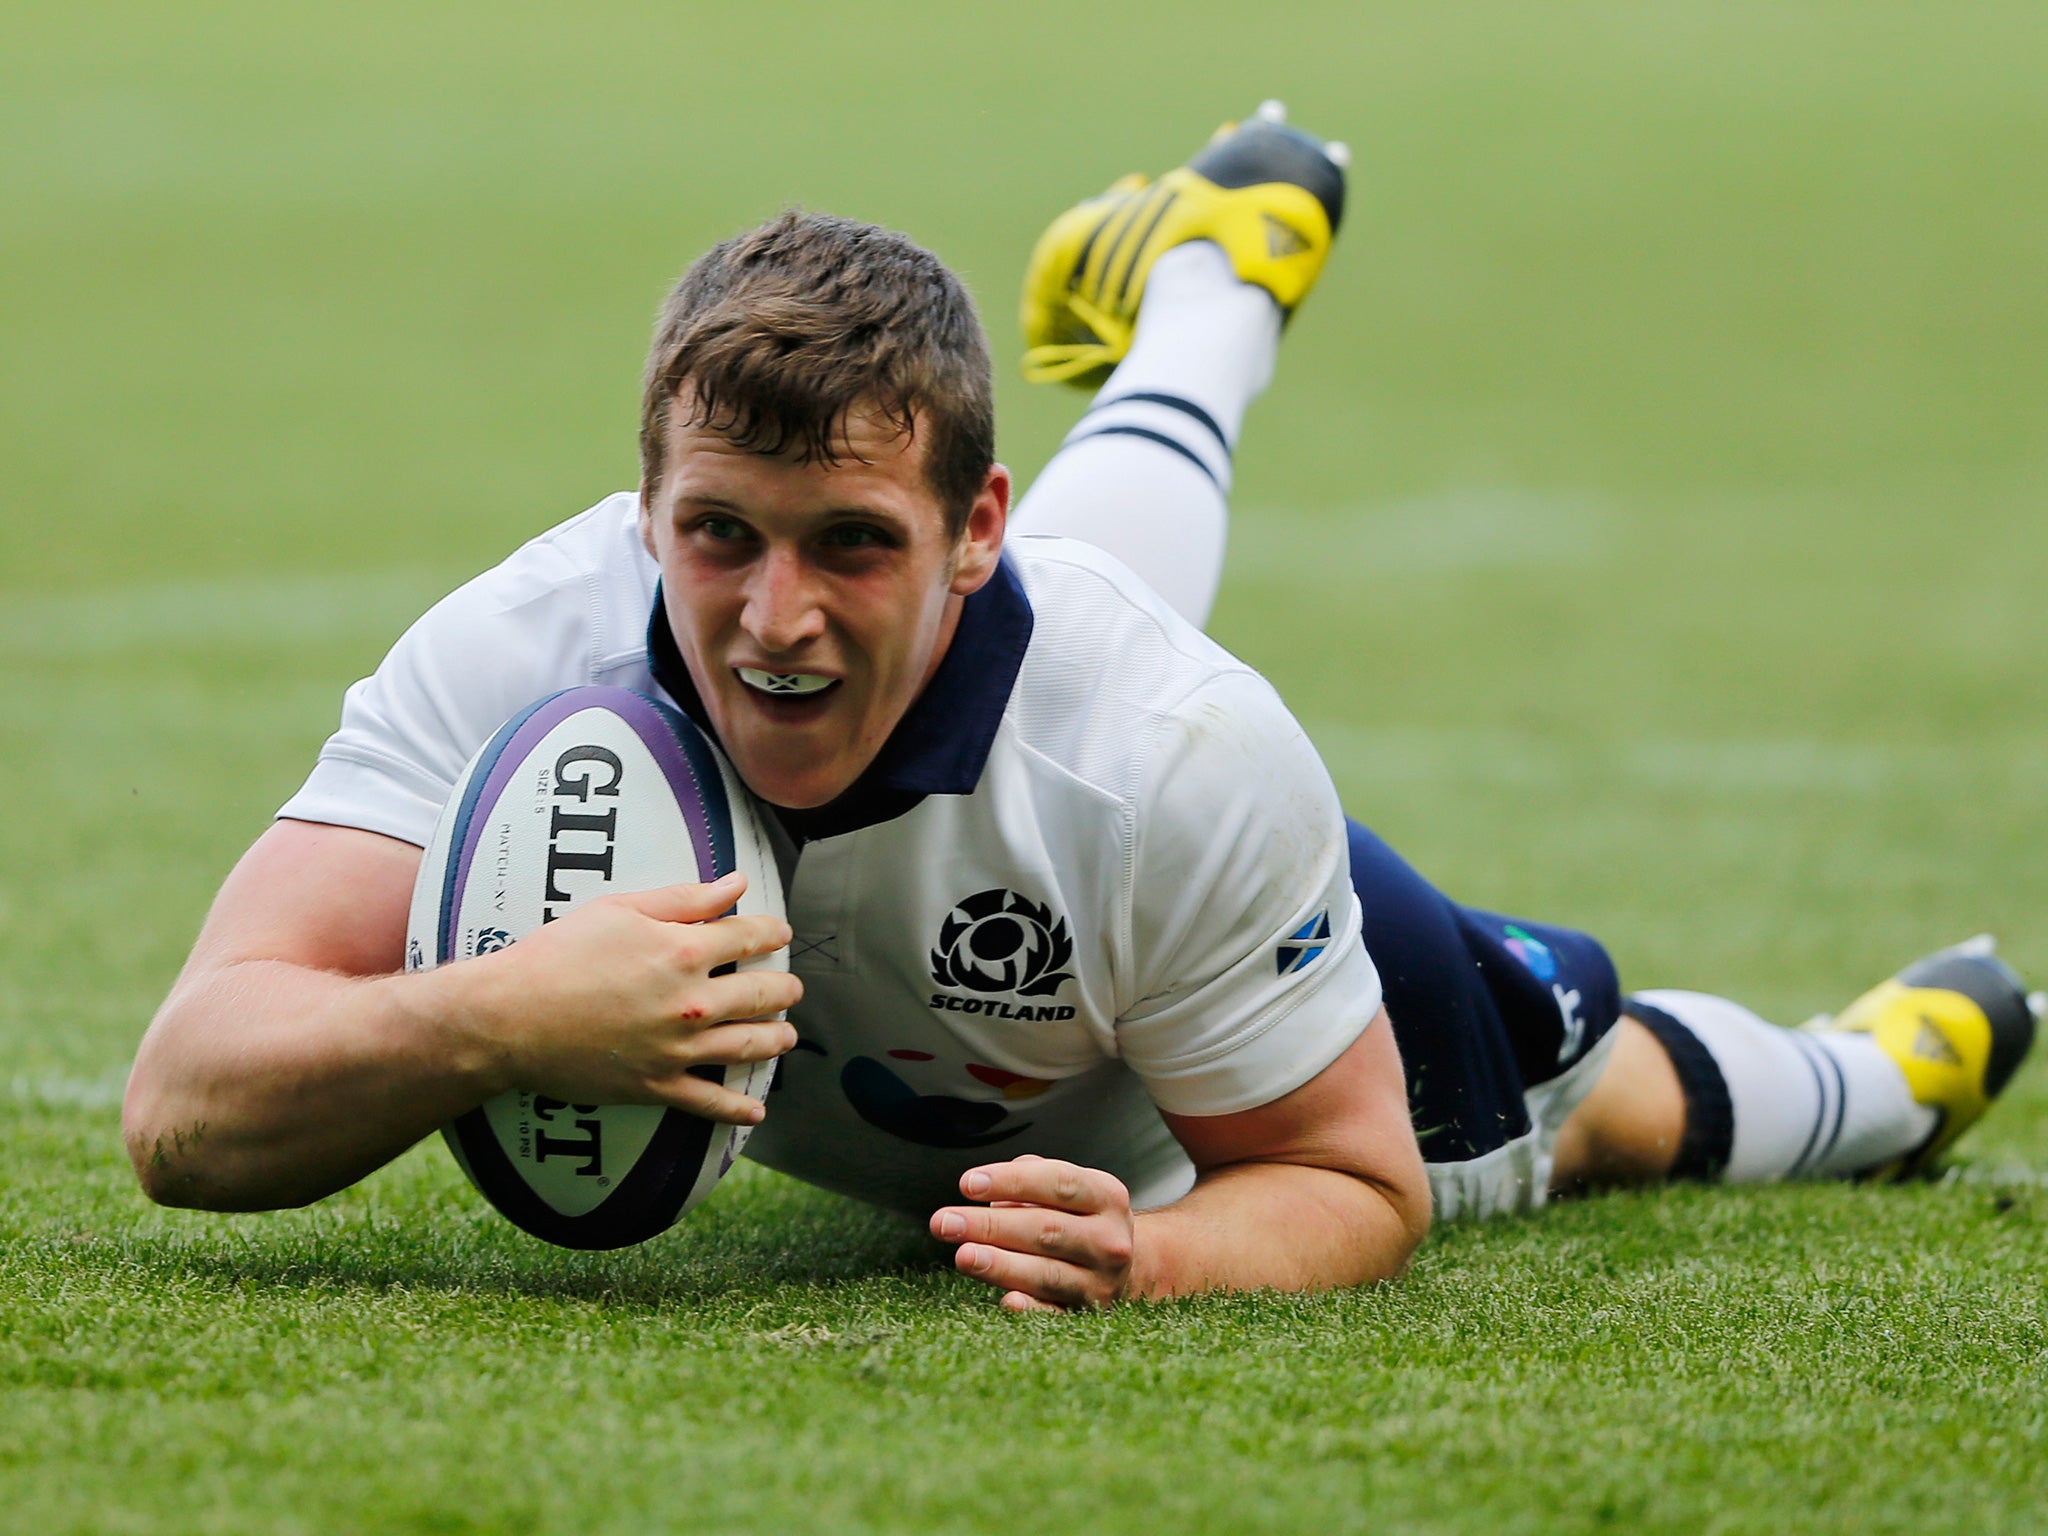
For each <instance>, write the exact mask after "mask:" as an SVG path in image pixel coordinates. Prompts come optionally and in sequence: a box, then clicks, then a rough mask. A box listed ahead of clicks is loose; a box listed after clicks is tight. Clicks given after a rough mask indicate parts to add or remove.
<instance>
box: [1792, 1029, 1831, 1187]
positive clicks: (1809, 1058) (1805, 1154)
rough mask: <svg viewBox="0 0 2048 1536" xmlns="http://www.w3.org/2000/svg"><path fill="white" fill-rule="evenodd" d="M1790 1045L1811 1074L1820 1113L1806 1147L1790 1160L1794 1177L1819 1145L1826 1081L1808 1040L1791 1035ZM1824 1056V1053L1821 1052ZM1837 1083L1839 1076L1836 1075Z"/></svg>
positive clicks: (1825, 1106)
mask: <svg viewBox="0 0 2048 1536" xmlns="http://www.w3.org/2000/svg"><path fill="white" fill-rule="evenodd" d="M1792 1043H1793V1044H1794V1045H1796V1046H1798V1047H1799V1055H1800V1057H1801V1059H1802V1060H1804V1061H1805V1063H1806V1070H1807V1071H1809V1072H1811V1073H1812V1074H1813V1091H1814V1093H1815V1094H1816V1095H1817V1096H1818V1097H1819V1099H1820V1113H1819V1115H1817V1116H1815V1117H1814V1122H1813V1129H1812V1130H1810V1131H1808V1132H1807V1133H1806V1145H1805V1146H1803V1147H1801V1148H1800V1149H1799V1155H1798V1156H1797V1157H1795V1158H1793V1159H1792V1168H1791V1172H1792V1174H1793V1176H1794V1177H1797V1176H1798V1175H1799V1174H1802V1173H1804V1172H1806V1167H1807V1160H1808V1159H1809V1158H1811V1157H1812V1156H1813V1155H1814V1148H1815V1147H1817V1146H1819V1145H1820V1128H1821V1127H1822V1126H1824V1125H1826V1124H1827V1123H1828V1080H1827V1079H1826V1078H1825V1077H1822V1076H1821V1072H1820V1067H1819V1065H1818V1064H1817V1063H1816V1062H1815V1061H1814V1059H1813V1057H1814V1051H1815V1049H1816V1047H1815V1046H1814V1044H1813V1043H1812V1042H1811V1041H1809V1040H1802V1039H1800V1038H1799V1037H1798V1035H1796V1034H1795V1035H1793V1037H1792ZM1821 1054H1822V1055H1825V1054H1826V1052H1822V1053H1821ZM1837 1080H1838V1081H1839V1074H1837Z"/></svg>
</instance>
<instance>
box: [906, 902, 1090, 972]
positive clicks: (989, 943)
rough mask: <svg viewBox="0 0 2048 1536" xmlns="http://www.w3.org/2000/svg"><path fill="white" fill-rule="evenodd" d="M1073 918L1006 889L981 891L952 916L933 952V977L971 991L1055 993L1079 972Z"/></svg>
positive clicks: (949, 916) (941, 925)
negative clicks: (1070, 966) (1073, 963)
mask: <svg viewBox="0 0 2048 1536" xmlns="http://www.w3.org/2000/svg"><path fill="white" fill-rule="evenodd" d="M1073 958H1074V941H1073V939H1072V938H1071V937H1070V936H1069V935H1068V933H1067V921H1066V919H1065V918H1063V917H1055V916H1054V915H1053V910H1052V908H1051V907H1044V906H1040V905H1039V904H1038V903H1037V902H1035V901H1030V900H1027V899H1026V898H1025V897H1022V896H1019V895H1018V894H1017V893H1016V892H1015V891H1006V890H1003V889H1002V888H1001V887H998V888H996V889H995V890H992V891H976V892H975V893H974V894H973V895H972V896H969V897H968V898H967V899H966V900H965V901H963V902H961V903H960V904H959V905H958V906H956V907H954V908H953V910H952V911H950V912H948V913H947V914H946V920H945V921H944V922H943V923H941V924H940V925H939V947H938V948H937V949H935V950H933V951H932V953H931V963H932V980H933V981H936V982H937V983H938V984H939V985H940V986H942V987H965V988H967V989H968V991H970V992H1008V993H1012V994H1014V995H1016V996H1019V997H1050V996H1051V995H1052V994H1053V993H1055V992H1057V991H1059V989H1060V986H1061V984H1062V983H1063V982H1068V981H1071V980H1073V972H1071V971H1066V970H1062V969H1061V967H1062V966H1064V965H1066V964H1067V963H1068V962H1069V961H1070V960H1072V959H1073Z"/></svg>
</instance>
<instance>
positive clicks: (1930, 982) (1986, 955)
mask: <svg viewBox="0 0 2048 1536" xmlns="http://www.w3.org/2000/svg"><path fill="white" fill-rule="evenodd" d="M2043 1007H2044V999H2043V996H2042V994H2041V993H2039V992H2036V993H2033V994H2032V995H2029V994H2028V992H2027V989H2026V985H2025V984H2024V983H2023V982H2022V981H2021V980H2020V978H2019V977H2018V975H2017V974H2015V973H2014V971H2013V969H2012V967H2011V966H2009V965H2007V964H2006V963H2005V962H2004V961H2003V960H2000V959H1999V958H1998V955H1997V953H1996V951H1995V946H1994V944H1993V942H1992V939H1991V936H1990V935H1989V934H1980V935H1979V936H1978V937H1976V938H1974V939H1968V940H1965V941H1964V942H1963V943H1961V944H1957V945H1954V946H1952V947H1950V948H1948V949H1944V950H1940V951H1938V952H1936V953H1935V954H1932V955H1929V956H1928V957H1927V958H1926V959H1924V960H1916V961H1915V962H1914V963H1913V964H1911V965H1909V966H1907V967H1906V968H1905V969H1904V970H1903V971H1901V972H1899V974H1898V975H1896V976H1894V977H1893V978H1892V979H1891V980H1890V981H1887V982H1882V983H1880V984H1879V985H1878V986H1876V987H1873V988H1872V989H1871V990H1870V991H1868V992H1866V993H1864V994H1863V995H1862V996H1861V997H1859V998H1857V999H1856V1001H1855V1002H1853V1003H1851V1004H1850V1005H1849V1006H1848V1007H1847V1008H1846V1009H1844V1010H1843V1011H1842V1012H1841V1013H1839V1014H1837V1015H1835V1016H1834V1017H1833V1018H1827V1017H1822V1018H1818V1019H1814V1020H1812V1021H1810V1022H1809V1023H1807V1024H1806V1025H1805V1026H1804V1027H1805V1028H1807V1029H1816V1030H1845V1031H1852V1032H1855V1033H1859V1034H1866V1035H1869V1036H1870V1037H1871V1039H1873V1040H1874V1041H1876V1042H1877V1044H1878V1046H1879V1047H1880V1048H1881V1049H1882V1050H1883V1051H1884V1053H1885V1054H1886V1055H1887V1056H1889V1057H1891V1059H1892V1060H1893V1061H1895V1062H1897V1063H1898V1065H1899V1070H1900V1071H1901V1072H1903V1073H1904V1074H1905V1077H1906V1086H1907V1087H1908V1088H1910V1089H1911V1090H1912V1094H1913V1097H1914V1099H1915V1100H1917V1101H1918V1102H1919V1103H1922V1104H1924V1105H1926V1106H1927V1107H1928V1108H1930V1109H1932V1110H1933V1111H1934V1112H1935V1115H1936V1117H1937V1118H1936V1120H1935V1124H1934V1129H1933V1130H1932V1131H1930V1132H1929V1133H1928V1136H1927V1139H1926V1140H1925V1141H1923V1142H1922V1143H1921V1144H1920V1145H1919V1146H1918V1147H1917V1148H1915V1149H1914V1150H1913V1151H1911V1152H1909V1153H1907V1154H1906V1155H1905V1156H1904V1157H1901V1158H1896V1159H1894V1160H1893V1161H1891V1162H1889V1163H1885V1164H1882V1165H1880V1166H1879V1167H1876V1168H1872V1169H1870V1170H1868V1171H1867V1172H1866V1173H1864V1174H1863V1175H1862V1177H1864V1178H1868V1179H1910V1178H1915V1177H1919V1176H1921V1175H1924V1174H1926V1173H1928V1172H1929V1171H1930V1170H1931V1169H1932V1168H1933V1166H1934V1163H1935V1160H1936V1159H1937V1158H1939V1157H1940V1156H1941V1154H1942V1153H1943V1152H1945V1151H1947V1150H1948V1149H1949V1148H1950V1147H1951V1146H1953V1145H1954V1144H1955V1141H1956V1138H1957V1137H1959V1136H1961V1135H1962V1134H1963V1132H1965V1131H1967V1130H1968V1129H1969V1128H1970V1127H1971V1126H1973V1125H1975V1124H1976V1123H1977V1121H1979V1120H1980V1119H1982V1118H1983V1116H1984V1112H1985V1111H1986V1110H1987V1109H1989V1108H1990V1107H1991V1101H1992V1100H1993V1099H1995V1098H1997V1097H1998V1095H1999V1094H2000V1093H2001V1092H2002V1091H2003V1090H2004V1088H2005V1085H2006V1084H2007V1083H2009V1082H2011V1081H2012V1075H2013V1073H2014V1072H2016V1071H2017V1070H2018V1069H2019V1065H2020V1063H2021V1062H2022V1061H2024V1060H2025V1059H2026V1055H2027V1051H2028V1049H2029V1048H2030V1047H2031V1046H2032V1045H2033V1043H2034V1030H2035V1026H2036V1023H2037V1021H2038V1020H2039V1019H2040V1017H2041V1014H2042V1011H2043Z"/></svg>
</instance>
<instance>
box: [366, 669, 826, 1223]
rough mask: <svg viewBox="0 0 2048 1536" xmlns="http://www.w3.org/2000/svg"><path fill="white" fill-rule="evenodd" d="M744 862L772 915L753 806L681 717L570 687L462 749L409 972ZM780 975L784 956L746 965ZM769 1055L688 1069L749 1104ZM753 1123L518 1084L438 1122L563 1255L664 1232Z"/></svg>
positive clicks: (751, 889) (416, 922)
mask: <svg viewBox="0 0 2048 1536" xmlns="http://www.w3.org/2000/svg"><path fill="white" fill-rule="evenodd" d="M735 869H737V870H739V871H740V872H742V873H743V874H745V875H746V877H747V889H746V893H745V895H744V896H742V897H741V899H740V903H739V909H738V910H739V911H740V912H742V913H756V912H758V913H767V914H770V915H773V916H775V917H781V916H782V915H783V902H782V886H781V882H780V880H779V879H778V877H777V874H776V869H775V861H774V856H773V853H772V851H771V850H770V847H769V844H768V839H767V837H766V835H765V833H764V831H763V828H762V825H761V821H760V818H759V813H758V812H757V810H756V809H755V806H754V802H753V800H752V798H751V797H750V796H749V795H748V793H747V791H746V788H745V786H744V785H742V784H741V783H740V780H739V778H738V776H737V775H736V774H734V772H733V771H732V769H731V767H730V766H729V765H728V764H727V763H726V762H725V760H724V758H723V756H722V755H721V754H720V753H719V752H718V750H717V749H716V748H715V747H714V746H712V744H711V743H710V742H709V741H708V740H706V739H705V737H704V734H703V733H702V732H701V731H699V730H698V729H697V727H696V726H695V725H693V724H692V723H691V722H690V721H688V720H687V719H685V718H684V717H683V716H681V715H680V714H678V713H676V711H675V710H673V709H671V708H669V707H668V706H666V705H664V704H660V703H657V702H655V701H654V700H652V699H649V698H646V697H644V696H642V695H640V694H637V693H633V692H630V691H629V690H627V689H623V688H601V687H586V688H571V689H568V690H566V691H565V692H562V693H557V694H554V695H552V696H551V697H549V698H545V699H542V700H541V701H540V702H539V703H537V704H534V705H532V706H531V707H529V708H528V709H526V710H524V711H522V712H521V713H520V714H518V715H516V716H514V717H513V719H511V720H510V721H508V722H507V723H506V724H505V726H504V727H503V729H501V730H500V731H499V732H498V733H497V735H495V736H494V737H492V738H491V740H490V741H489V742H487V743H486V744H485V745H484V747H483V749H482V750H481V751H479V752H478V753H477V755H476V756H475V757H474V758H472V759H471V760H470V763H469V766H468V767H467V768H465V769H464V770H463V773H462V775H461V777H460V778H459V779H458V780H457V781H456V785H455V791H454V794H453V796H452V797H451V799H450V800H449V803H448V806H447V808H446V809H445V810H444V811H443V812H442V814H441V821H440V824H439V825H438V826H437V827H436V828H435V829H434V836H433V840H432V842H431V843H429V845H428V847H427V851H426V856H425V858H424V859H423V860H422V861H421V864H420V874H419V881H418V884H417V885H416V886H415V887H414V890H413V898H412V911H411V918H410V921H409V924H408V927H407V942H406V967H407V969H409V970H418V969H423V968H426V967H429V966H434V965H444V964H447V963H448V962H450V961H455V960H464V959H468V958H469V957H471V956H473V955H481V954H488V953H490V952H491V951H492V950H497V949H503V948H505V947H506V946H507V945H510V944H512V943H515V942H516V941H518V940H519V939H521V938H523V937H524V936H526V935H527V934H529V933H532V932H533V931H534V930H535V929H537V928H539V927H540V926H541V925H542V924H543V923H549V922H553V921H554V920H556V919H557V918H560V917H562V916H564V915H565V914H566V913H568V912H569V911H571V910H573V909H574V908H575V907H576V906H578V905H580V904H581V903H583V902H585V901H588V900H590V899H592V898H593V897H597V896H605V895H613V894H620V893H626V892H634V891H646V890H653V889H655V888H657V887H661V886H666V885H672V884H676V883H679V882H684V881H703V882H708V881H711V880H715V879H717V878H718V877H719V876H720V875H723V874H728V873H730V872H731V871H733V870H735ZM761 966H768V967H772V968H774V969H777V970H786V969H787V968H788V955H787V952H786V951H779V952H777V953H776V954H774V955H771V956H765V957H762V958H760V959H757V960H750V961H744V962H742V968H747V969H751V968H755V967H761ZM774 1068H775V1064H774V1062H773V1061H762V1062H752V1063H748V1064H745V1065H737V1066H700V1067H696V1068H694V1069H692V1070H694V1071H696V1072H697V1073H699V1074H700V1075H702V1076H705V1077H708V1078H710V1079H711V1080H713V1081H714V1082H718V1083H721V1084H722V1085H723V1086H725V1087H728V1088H731V1089H734V1090H736V1091H738V1092H742V1093H746V1094H748V1095H750V1096H752V1097H754V1098H757V1099H758V1098H760V1097H762V1096H763V1095H764V1094H765V1093H766V1092H767V1090H768V1084H769V1081H770V1079H771V1078H772V1076H773V1075H774ZM747 1132H748V1127H746V1126H737V1125H722V1124H718V1123H716V1122H714V1121H711V1120H707V1119H702V1118H700V1117H698V1116H696V1115H692V1114H688V1113H685V1112H684V1111H682V1110H678V1109H673V1108H668V1107H664V1106H661V1105H646V1104H614V1105H604V1104H571V1103H565V1102H563V1101H562V1100H560V1099H557V1098H551V1097H549V1096H547V1095H545V1094H540V1093H529V1092H514V1093H507V1094H504V1095H502V1096H501V1097H499V1098H496V1099H492V1100H491V1101H490V1102H488V1103H486V1104H484V1105H482V1106H481V1107H480V1108H477V1109H474V1110H472V1111H470V1112H469V1113H468V1114H466V1115H464V1116H462V1117H461V1118H460V1119H458V1120H456V1121H455V1122H454V1123H453V1124H451V1125H449V1126H446V1127H444V1129H443V1131H442V1134H443V1136H444V1137H445V1138H446V1139H447V1142H448V1146H449V1148H450V1149H451V1150H452V1151H453V1152H454V1154H455V1160H456V1161H457V1162H458V1163H460V1164H461V1165H462V1171H463V1172H464V1173H466V1174H468V1175H469V1180H470V1182H471V1183H472V1184H474V1185H476V1187H477V1188H478V1189H479V1190H481V1191H482V1192H483V1195H484V1197H485V1198H486V1199H488V1200H489V1201H490V1202H491V1204H492V1205H494V1206H496V1207H497V1208H498V1210H499V1211H500V1212H501V1213H503V1214H504V1215H505V1216H506V1217H508V1218H509V1219H510V1220H511V1221H513V1222H514V1223H516V1224H517V1225H518V1226H520V1227H522V1228H524V1229H525V1230H526V1231H528V1232H530V1233H532V1234H533V1235H534V1236H535V1237H538V1238H543V1239H545V1240H546V1241H548V1242H551V1243H556V1244H559V1245H561V1246H562V1247H565V1248H621V1247H625V1246H626V1245H628V1244H630V1243H638V1242H644V1241H646V1240H647V1239H648V1238H650V1237H653V1236H654V1235H656V1234H657V1233H659V1232H662V1231H665V1230H666V1229H667V1228H668V1227H670V1226H672V1225H673V1224H674V1223H675V1222H676V1221H677V1220H678V1219H679V1218H680V1217H682V1216H683V1215H684V1213H686V1212H687V1211H688V1210H689V1209H690V1208H691V1207H692V1206H694V1205H695V1204H696V1203H697V1202H698V1201H699V1200H702V1199H703V1198H704V1196H705V1195H707V1194H709V1193H710V1191H711V1188H712V1186H713V1185H715V1184H716V1183H717V1182H718V1180H719V1179H720V1178H721V1177H722V1176H723V1175H724V1173H725V1171H726V1170H727V1169H728V1168H730V1167H731V1166H732V1164H733V1161H734V1160H735V1159H736V1158H737V1157H738V1156H739V1153H740V1148H741V1147H742V1146H743V1145H744V1144H745V1142H746V1139H747Z"/></svg>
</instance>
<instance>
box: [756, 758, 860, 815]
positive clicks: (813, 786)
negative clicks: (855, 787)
mask: <svg viewBox="0 0 2048 1536" xmlns="http://www.w3.org/2000/svg"><path fill="white" fill-rule="evenodd" d="M728 755H730V754H728ZM733 768H734V770H735V771H736V772H737V773H738V774H739V776H740V781H741V782H742V783H744V784H745V785H746V786H747V788H748V789H750V790H752V791H753V793H754V795H755V797H756V798H757V799H761V800H765V801H767V802H768V803H769V804H770V805H777V806H780V807H782V809H784V810H786V811H814V810H816V809H817V808H818V807H819V806H821V805H829V804H830V803H831V802H832V801H834V800H837V799H838V798H839V797H840V796H841V795H843V794H845V793H846V790H847V787H848V786H849V785H850V784H851V783H852V782H853V780H852V779H842V778H839V777H837V776H835V777H832V778H829V779H828V778H821V777H820V776H819V775H818V774H817V772H816V771H815V770H812V771H805V770H803V769H794V770H787V771H778V770H776V769H773V768H764V767H761V766H759V765H756V764H752V763H743V762H741V761H740V760H739V759H738V758H734V759H733Z"/></svg>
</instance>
